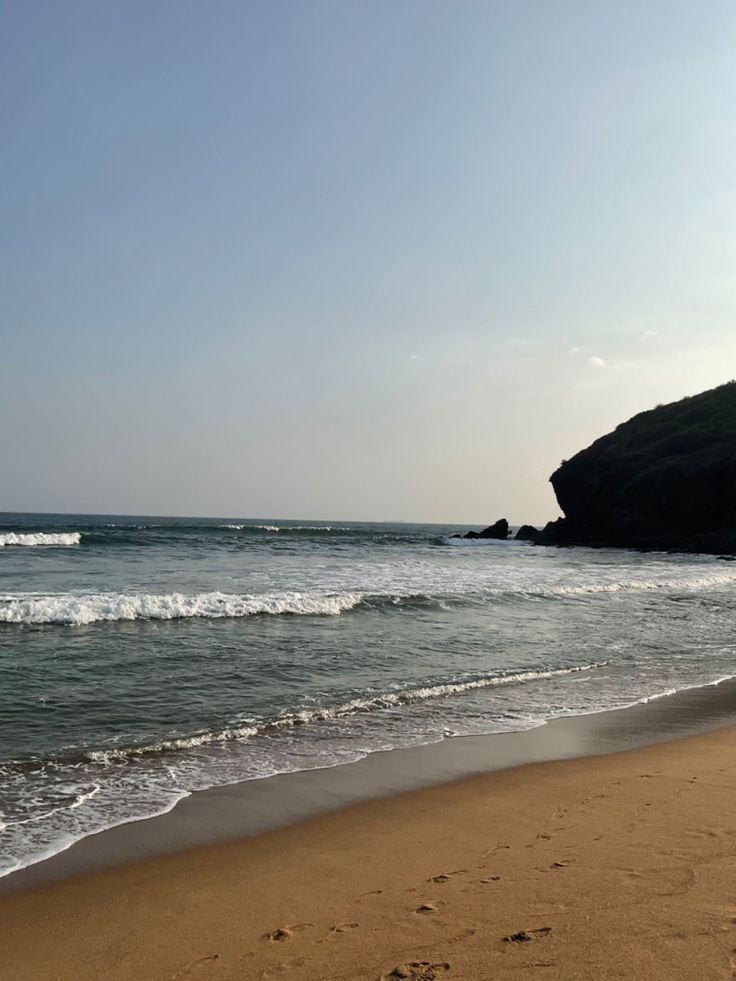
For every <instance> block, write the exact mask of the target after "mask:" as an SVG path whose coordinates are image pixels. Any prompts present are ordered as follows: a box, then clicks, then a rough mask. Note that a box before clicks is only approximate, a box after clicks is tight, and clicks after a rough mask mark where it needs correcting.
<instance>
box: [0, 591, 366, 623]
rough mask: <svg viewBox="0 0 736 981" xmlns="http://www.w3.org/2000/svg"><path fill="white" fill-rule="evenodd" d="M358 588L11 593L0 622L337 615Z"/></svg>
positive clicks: (0, 609) (356, 598) (357, 597)
mask: <svg viewBox="0 0 736 981" xmlns="http://www.w3.org/2000/svg"><path fill="white" fill-rule="evenodd" d="M362 599H363V597H362V595H361V594H359V593H340V594H327V593H325V594H320V593H296V592H292V593H262V594H258V595H250V594H244V595H237V594H232V593H220V592H216V593H195V594H193V595H186V594H184V593H165V594H160V595H156V594H150V593H141V594H132V593H130V594H129V593H92V594H87V595H79V594H74V593H61V594H59V595H50V596H49V595H46V596H35V597H31V598H28V597H24V598H17V599H16V598H8V597H7V594H6V596H5V598H4V600H3V605H0V623H37V624H41V623H56V624H63V625H68V626H81V625H84V624H88V623H95V622H97V621H101V620H176V619H180V618H183V617H206V618H214V619H217V618H222V617H247V616H254V615H256V614H283V613H292V614H296V615H299V614H301V615H308V616H337V615H338V614H340V613H342V612H344V611H345V610H351V609H352V608H353V607H355V606H357V605H358V604H359V603H360V602H362Z"/></svg>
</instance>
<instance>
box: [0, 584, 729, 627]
mask: <svg viewBox="0 0 736 981" xmlns="http://www.w3.org/2000/svg"><path fill="white" fill-rule="evenodd" d="M734 583H736V571H733V572H731V571H728V572H721V573H714V574H708V575H701V576H694V577H691V578H670V579H651V580H650V579H632V580H628V581H627V580H619V581H614V582H603V583H583V584H580V585H571V586H552V585H548V584H545V583H539V584H535V583H519V584H518V585H516V586H514V584H513V583H505V584H504V585H503V586H501V585H499V586H498V587H495V588H494V587H491V588H487V589H480V590H475V591H467V592H436V593H423V592H406V593H402V592H401V591H400V590H397V591H394V592H391V593H370V592H362V591H361V592H359V591H352V592H328V591H322V592H296V591H295V592H270V593H255V594H252V593H244V594H237V593H223V592H203V593H193V594H185V593H160V594H156V593H59V594H55V595H54V594H51V595H47V594H39V593H22V594H14V593H4V594H0V624H2V623H8V624H58V625H61V626H84V625H86V624H90V623H97V622H100V621H119V620H179V619H188V618H206V619H225V618H232V619H234V618H240V617H249V616H265V615H273V616H279V615H293V616H300V615H301V616H339V615H340V614H341V613H346V612H348V611H350V610H354V609H356V608H358V607H365V608H367V609H386V608H389V609H391V608H395V607H401V608H402V609H426V608H428V607H439V608H441V609H447V608H448V606H463V605H467V604H473V605H475V604H478V603H479V602H480V603H483V602H487V601H489V600H496V601H499V602H504V601H507V600H514V599H519V598H521V599H524V598H533V599H552V600H554V599H565V598H574V597H584V596H595V595H597V594H607V593H620V592H654V591H662V590H670V591H674V592H697V591H698V590H701V589H708V588H711V589H713V588H715V589H718V588H719V587H723V586H732V585H733V584H734Z"/></svg>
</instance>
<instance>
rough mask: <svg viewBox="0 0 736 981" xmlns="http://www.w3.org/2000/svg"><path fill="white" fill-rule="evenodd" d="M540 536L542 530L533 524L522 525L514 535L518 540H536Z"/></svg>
mask: <svg viewBox="0 0 736 981" xmlns="http://www.w3.org/2000/svg"><path fill="white" fill-rule="evenodd" d="M541 537H542V532H541V531H540V530H539V529H538V528H535V527H534V525H522V526H521V528H519V530H518V531H517V532H516V534H515V535H514V538H515V539H516V540H517V541H519V542H538V541H539V539H540V538H541Z"/></svg>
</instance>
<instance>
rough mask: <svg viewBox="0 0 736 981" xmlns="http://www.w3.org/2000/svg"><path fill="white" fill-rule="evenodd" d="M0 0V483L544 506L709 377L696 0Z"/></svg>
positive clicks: (714, 71) (719, 5) (27, 495)
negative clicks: (569, 461)
mask: <svg viewBox="0 0 736 981" xmlns="http://www.w3.org/2000/svg"><path fill="white" fill-rule="evenodd" d="M0 17H1V18H2V20H1V21H0V23H1V24H2V31H0V52H1V54H2V57H1V58H0V73H1V75H0V77H1V78H2V82H3V84H2V86H0V118H2V123H3V132H4V134H5V136H6V139H5V141H4V142H5V146H4V176H5V179H4V181H3V182H2V184H1V185H0V209H1V213H2V216H3V221H2V224H1V225H0V253H1V255H2V271H1V272H0V282H1V283H2V293H3V304H2V310H1V311H0V366H1V367H2V384H1V385H0V418H2V420H3V423H4V425H3V426H2V427H1V428H0V454H1V455H2V460H3V467H2V473H1V475H0V509H2V510H3V511H14V512H18V511H21V512H28V513H34V512H44V513H67V514H117V515H134V516H141V515H145V516H154V515H160V516H185V517H188V516H197V515H208V516H216V517H220V516H237V515H267V516H269V517H274V516H278V515H281V516H283V515H297V516H298V517H297V518H295V519H294V520H300V519H303V520H325V521H338V520H344V521H346V520H365V521H385V520H389V521H400V520H403V521H407V522H415V521H416V522H437V523H450V524H458V525H460V526H462V525H463V524H467V525H482V524H487V523H489V522H492V521H494V520H495V519H496V518H498V517H501V516H506V517H507V518H508V519H509V520H510V521H512V522H513V523H514V524H518V523H521V522H536V523H542V522H543V521H546V520H549V519H552V518H554V517H556V516H557V515H558V514H559V509H558V508H557V505H556V501H555V499H554V495H553V492H552V488H551V486H550V484H549V482H548V478H549V475H550V474H551V473H552V472H553V471H554V470H555V469H556V467H557V466H558V465H559V463H560V461H561V460H562V459H563V458H569V457H571V456H572V455H574V454H575V453H576V452H577V451H579V450H581V449H583V448H584V447H585V446H587V445H589V444H590V442H592V441H593V440H594V439H596V438H597V437H599V436H602V435H603V434H604V433H606V432H609V431H610V430H612V429H613V428H614V427H615V426H616V425H618V424H619V423H621V422H623V421H624V420H626V419H628V418H630V417H631V416H632V415H634V414H635V413H637V412H639V411H642V410H645V409H649V408H652V407H653V406H655V405H656V404H658V403H662V402H671V401H675V400H677V399H679V398H681V397H683V396H685V395H692V394H695V393H696V392H699V391H703V390H705V389H709V388H712V387H714V386H716V385H718V384H720V383H722V382H725V381H726V380H728V379H729V378H731V377H733V376H734V375H736V331H734V323H733V321H734V311H735V310H736V275H734V268H735V265H736V253H735V252H734V244H733V238H732V235H731V234H730V232H729V228H731V227H733V223H734V219H735V218H736V191H735V190H734V180H733V174H734V172H736V110H734V108H733V100H732V92H733V91H734V83H735V82H736V57H734V56H735V54H736V51H735V50H734V49H735V48H736V7H734V6H733V5H732V4H730V3H727V2H725V0H715V2H714V3H711V4H709V5H707V7H705V8H702V7H701V8H696V7H695V6H694V5H692V4H690V3H685V2H682V0H675V2H673V3H664V2H662V0H654V2H652V3H649V4H646V5H642V4H639V3H634V2H633V0H623V2H620V3H616V4H613V3H600V4H595V5H590V4H586V3H584V2H582V0H566V2H563V3H560V4H556V5H554V6H552V5H547V4H544V3H541V2H533V0H528V2H527V0H523V2H521V3H518V2H510V0H508V2H506V0H504V2H496V3H489V2H485V0H484V2H480V0H459V2H457V3H452V4H450V3H446V2H438V0H405V2H404V3H402V4H400V5H397V4H394V3H389V2H388V0H377V2H375V3H372V4H365V3H362V2H358V0H347V2H337V0H315V2H314V3H312V4H309V5H299V4H295V3H292V4H289V3H287V4H283V5H269V4H264V3H262V2H256V0H252V2H243V3H241V2H238V3H236V2H234V0H221V2H219V3H218V4H216V5H211V6H209V7H207V8H206V9H205V8H204V7H202V6H201V5H199V4H196V3H193V2H189V0H183V2H180V3H176V4H174V3H171V2H170V0H156V2H154V3H152V4H143V3H142V2H140V0H131V2H130V3H127V4H125V5H116V4H97V3H92V2H91V0H70V2H68V3H65V4H55V3H52V2H50V0H39V2H38V3H34V4H32V5H31V4H24V5H19V4H11V3H4V2H2V0H0ZM448 516H449V520H448Z"/></svg>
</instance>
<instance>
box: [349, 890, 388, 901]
mask: <svg viewBox="0 0 736 981" xmlns="http://www.w3.org/2000/svg"><path fill="white" fill-rule="evenodd" d="M382 892H383V889H369V890H368V892H361V893H359V894H358V895H357V896H355V898H354V899H353V902H354V903H359V902H360V901H361V899H367V898H368V897H369V896H380V895H381V893H382Z"/></svg>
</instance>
